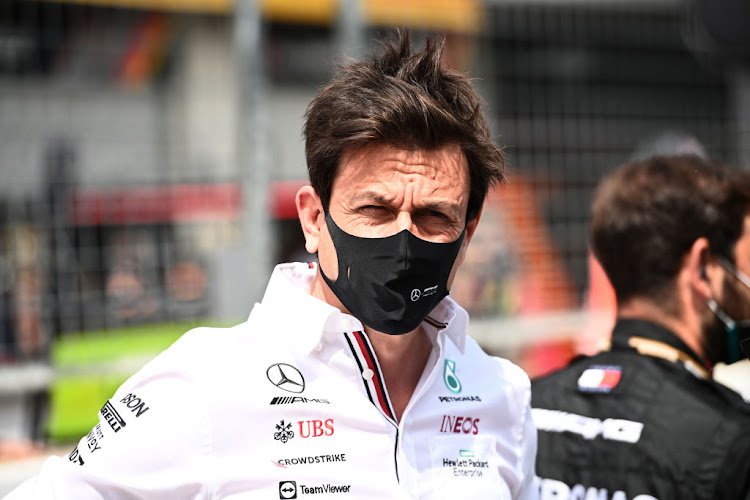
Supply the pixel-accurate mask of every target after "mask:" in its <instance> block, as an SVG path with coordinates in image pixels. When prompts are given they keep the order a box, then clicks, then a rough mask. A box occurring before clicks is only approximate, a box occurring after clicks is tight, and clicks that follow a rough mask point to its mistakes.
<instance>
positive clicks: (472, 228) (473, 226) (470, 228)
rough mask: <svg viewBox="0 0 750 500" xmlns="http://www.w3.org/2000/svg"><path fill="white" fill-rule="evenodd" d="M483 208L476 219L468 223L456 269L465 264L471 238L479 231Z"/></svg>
mask: <svg viewBox="0 0 750 500" xmlns="http://www.w3.org/2000/svg"><path fill="white" fill-rule="evenodd" d="M483 208H484V207H481V208H480V209H479V212H477V215H476V217H474V218H473V219H471V220H470V221H468V222H466V235H464V241H463V242H462V243H461V249H460V250H459V251H458V256H457V257H456V264H458V265H456V266H454V268H458V266H460V265H461V264H463V262H464V259H465V258H466V248H467V247H468V246H469V242H470V241H471V238H472V237H473V236H474V233H475V232H476V230H477V225H478V224H479V219H480V218H481V217H482V210H483Z"/></svg>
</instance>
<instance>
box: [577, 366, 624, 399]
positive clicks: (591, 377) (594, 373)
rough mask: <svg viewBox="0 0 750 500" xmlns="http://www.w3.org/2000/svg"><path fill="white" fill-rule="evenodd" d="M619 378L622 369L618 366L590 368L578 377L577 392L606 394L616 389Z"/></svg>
mask: <svg viewBox="0 0 750 500" xmlns="http://www.w3.org/2000/svg"><path fill="white" fill-rule="evenodd" d="M621 377H622V368H621V367H619V366H614V365H594V366H590V367H589V368H586V369H585V370H584V371H583V373H582V374H581V376H580V377H578V390H579V391H580V392H597V393H607V392H610V391H611V390H612V389H614V388H615V387H617V384H618V383H619V382H620V378H621Z"/></svg>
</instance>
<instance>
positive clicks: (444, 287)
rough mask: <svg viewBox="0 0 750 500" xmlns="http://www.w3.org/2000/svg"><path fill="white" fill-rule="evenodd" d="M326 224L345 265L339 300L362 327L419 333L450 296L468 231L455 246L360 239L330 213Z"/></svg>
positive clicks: (403, 237) (400, 236)
mask: <svg viewBox="0 0 750 500" xmlns="http://www.w3.org/2000/svg"><path fill="white" fill-rule="evenodd" d="M325 217H326V225H327V226H328V232H329V233H330V235H331V240H332V241H333V246H334V248H335V249H336V255H337V257H338V263H339V276H338V278H337V279H336V281H335V282H334V281H332V280H330V279H329V278H328V276H326V274H325V272H324V271H323V267H322V266H321V267H320V274H321V275H322V276H323V279H324V280H325V282H326V283H327V284H328V286H329V287H330V288H331V290H332V291H333V293H334V294H336V297H338V299H339V300H340V301H341V303H342V304H343V305H344V307H346V308H347V309H348V310H349V312H350V313H351V314H352V315H353V316H354V317H356V318H357V319H359V320H360V321H361V322H362V323H364V324H365V325H367V326H369V327H370V328H373V329H375V330H377V331H379V332H383V333H388V334H390V335H402V334H404V333H407V332H410V331H412V330H414V329H415V328H416V327H417V326H419V324H420V323H421V322H422V321H423V320H424V319H425V317H427V315H428V314H429V313H430V311H432V309H433V308H434V307H435V306H436V305H437V304H438V302H440V301H441V300H442V299H443V298H444V297H445V296H446V295H448V276H449V275H450V272H451V268H452V267H453V263H454V262H455V261H456V257H457V256H458V252H459V250H460V249H461V243H462V242H463V239H464V235H465V234H466V230H464V231H463V232H462V233H461V236H459V237H458V238H457V239H456V240H455V241H453V242H451V243H432V242H430V241H425V240H423V239H420V238H418V237H416V236H414V235H413V234H411V233H410V232H409V231H407V230H406V229H404V230H403V231H401V232H399V233H397V234H394V235H393V236H388V237H386V238H360V237H358V236H353V235H351V234H348V233H346V232H345V231H343V230H342V229H341V228H339V227H338V226H337V225H336V223H335V222H333V219H332V218H331V214H330V213H328V210H326V211H325Z"/></svg>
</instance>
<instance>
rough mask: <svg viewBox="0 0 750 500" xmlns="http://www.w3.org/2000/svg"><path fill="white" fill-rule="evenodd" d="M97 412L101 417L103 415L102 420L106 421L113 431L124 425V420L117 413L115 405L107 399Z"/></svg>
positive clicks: (117, 430)
mask: <svg viewBox="0 0 750 500" xmlns="http://www.w3.org/2000/svg"><path fill="white" fill-rule="evenodd" d="M99 413H101V414H102V417H104V420H106V421H107V423H108V424H109V426H110V427H112V430H113V431H115V432H119V431H120V429H122V428H123V427H125V421H124V420H123V419H122V417H121V416H120V414H119V413H117V410H115V407H114V406H112V403H110V402H109V401H107V402H106V403H104V406H102V409H101V410H100V411H99Z"/></svg>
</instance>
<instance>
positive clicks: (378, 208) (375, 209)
mask: <svg viewBox="0 0 750 500" xmlns="http://www.w3.org/2000/svg"><path fill="white" fill-rule="evenodd" d="M359 210H360V211H362V212H371V213H377V212H384V211H385V210H386V208H385V207H381V206H379V205H365V206H364V207H361V208H360V209H359Z"/></svg>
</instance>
